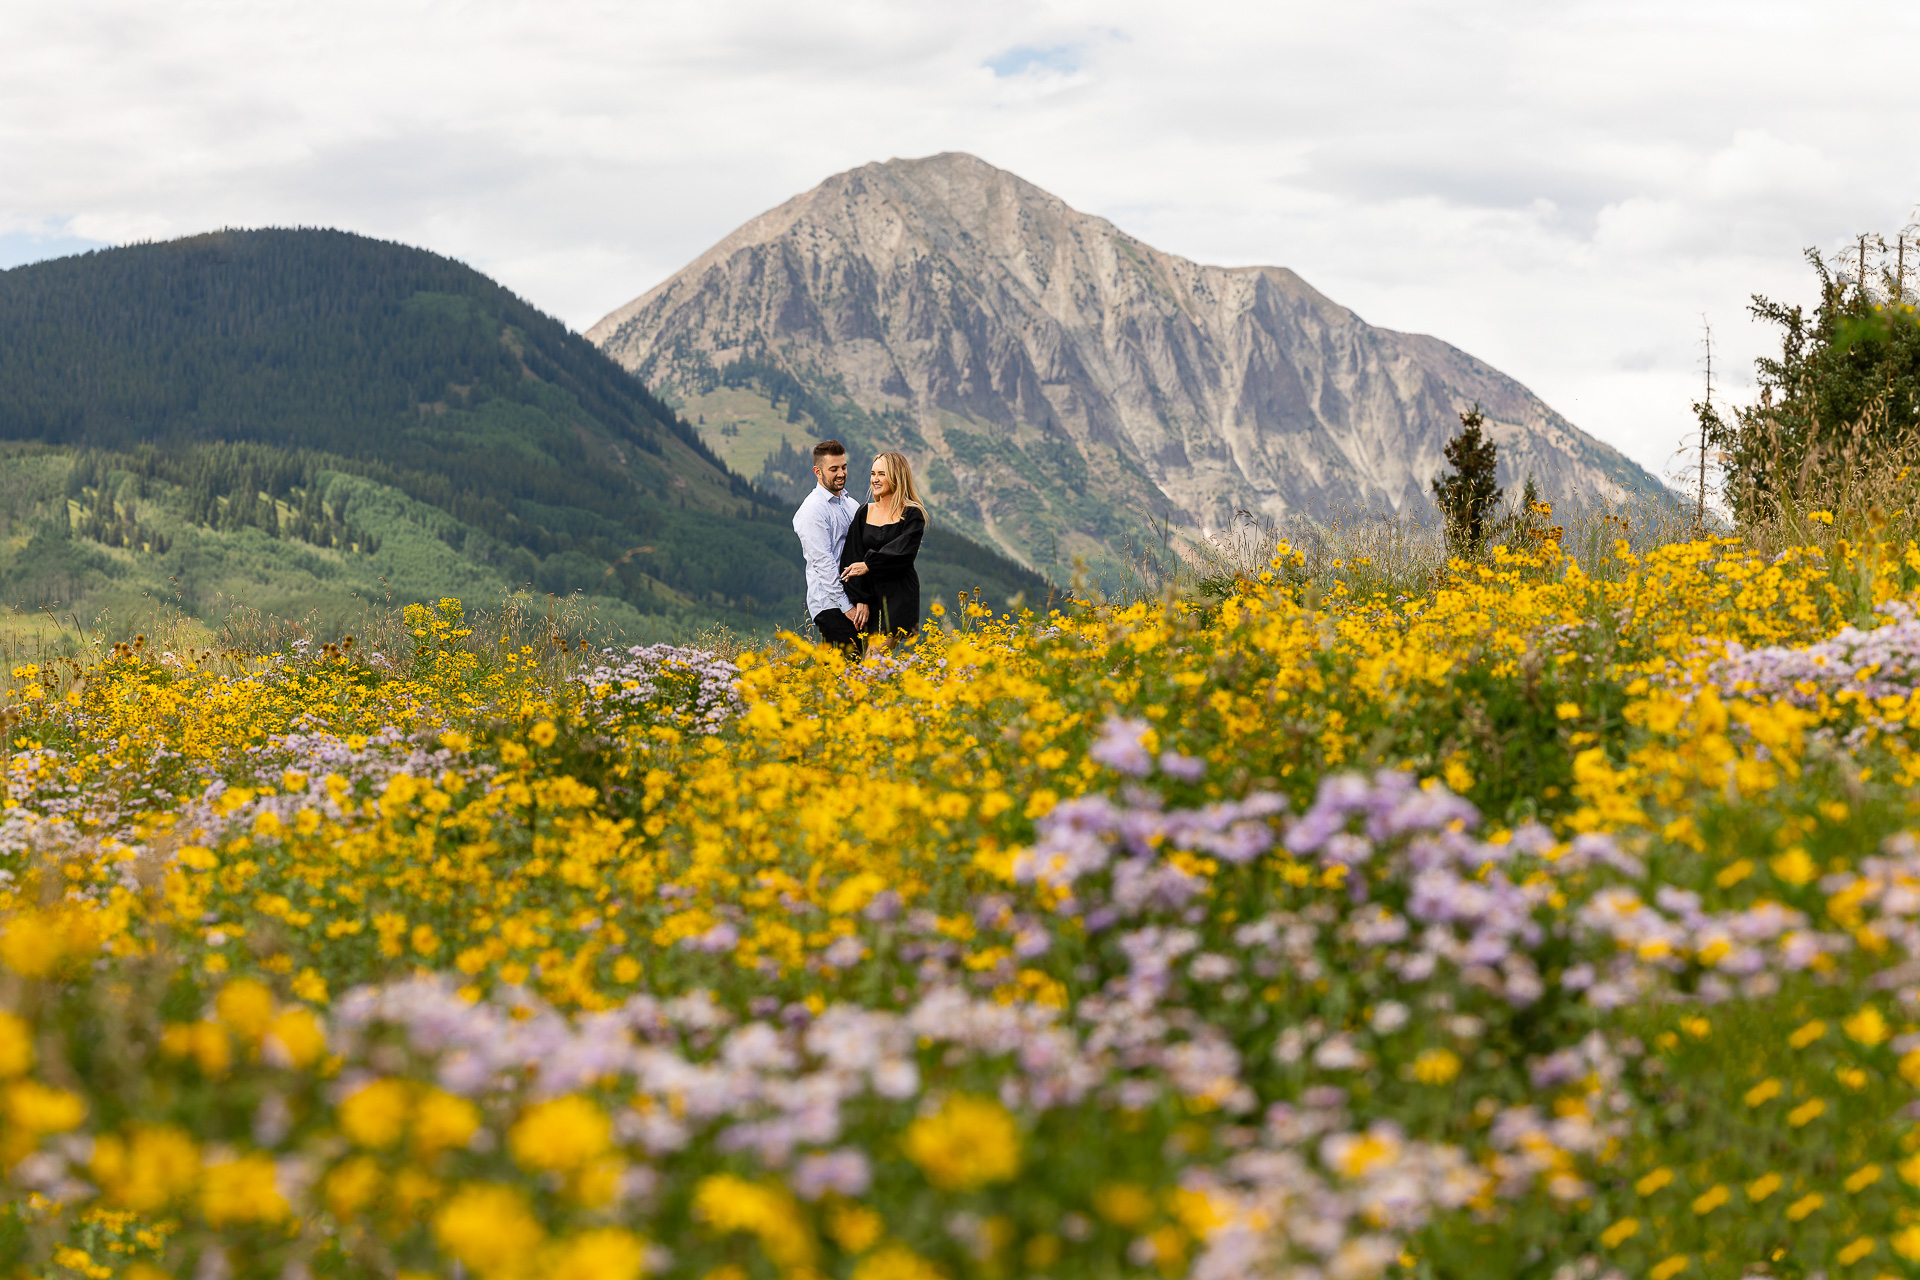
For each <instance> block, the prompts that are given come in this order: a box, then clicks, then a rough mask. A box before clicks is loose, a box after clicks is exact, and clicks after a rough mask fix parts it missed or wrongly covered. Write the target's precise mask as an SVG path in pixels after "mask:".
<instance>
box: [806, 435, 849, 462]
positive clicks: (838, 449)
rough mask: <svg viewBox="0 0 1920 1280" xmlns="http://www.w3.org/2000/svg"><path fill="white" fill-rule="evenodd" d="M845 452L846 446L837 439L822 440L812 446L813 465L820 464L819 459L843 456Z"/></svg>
mask: <svg viewBox="0 0 1920 1280" xmlns="http://www.w3.org/2000/svg"><path fill="white" fill-rule="evenodd" d="M846 452H847V446H845V445H843V444H841V443H840V442H839V441H838V440H822V441H821V442H820V443H819V444H817V445H815V446H813V465H814V466H816V467H817V466H819V465H820V459H822V458H833V457H839V456H843V455H844V454H845V453H846Z"/></svg>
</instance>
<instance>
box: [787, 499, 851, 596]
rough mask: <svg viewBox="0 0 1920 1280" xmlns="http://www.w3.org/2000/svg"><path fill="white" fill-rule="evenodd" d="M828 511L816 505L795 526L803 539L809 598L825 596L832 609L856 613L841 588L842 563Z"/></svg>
mask: <svg viewBox="0 0 1920 1280" xmlns="http://www.w3.org/2000/svg"><path fill="white" fill-rule="evenodd" d="M830 519H831V518H830V517H829V516H828V514H827V512H826V509H825V508H824V507H821V506H818V505H816V506H815V507H814V508H813V509H812V510H810V511H804V512H802V513H801V514H800V517H799V518H798V519H797V520H795V521H794V522H793V531H794V532H795V533H797V534H799V535H800V554H801V555H802V556H804V557H805V558H806V562H807V594H808V595H809V596H811V595H814V594H815V593H816V592H818V593H819V594H822V595H824V596H825V597H826V598H827V600H828V601H829V602H830V603H831V605H832V607H833V608H835V609H838V610H840V611H841V612H842V613H846V612H850V611H851V610H852V609H853V602H852V601H850V600H848V599H847V593H846V591H845V590H844V589H843V588H842V587H841V586H840V562H839V559H838V557H836V556H835V555H834V554H833V526H832V524H831V522H830Z"/></svg>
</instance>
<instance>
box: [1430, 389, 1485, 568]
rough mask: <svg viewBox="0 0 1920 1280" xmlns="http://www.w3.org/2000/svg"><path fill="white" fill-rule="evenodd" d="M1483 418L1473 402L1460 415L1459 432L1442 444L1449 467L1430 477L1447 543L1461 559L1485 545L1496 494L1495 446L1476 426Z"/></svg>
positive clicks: (1482, 422)
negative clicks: (1445, 524) (1445, 527)
mask: <svg viewBox="0 0 1920 1280" xmlns="http://www.w3.org/2000/svg"><path fill="white" fill-rule="evenodd" d="M1485 422H1486V417H1485V415H1483V414H1482V413H1481V412H1480V406H1479V404H1477V403H1476V404H1475V405H1474V406H1473V408H1471V409H1469V410H1468V411H1467V412H1465V413H1463V414H1461V415H1460V427H1461V431H1460V434H1459V435H1457V436H1455V437H1454V438H1453V439H1451V440H1449V441H1448V442H1447V447H1446V457H1447V463H1448V465H1449V466H1451V467H1452V468H1453V471H1452V472H1451V473H1450V474H1448V475H1443V476H1436V477H1435V478H1434V481H1433V496H1434V498H1435V500H1436V501H1437V502H1438V503H1439V506H1440V511H1441V514H1442V515H1444V516H1445V517H1446V521H1447V545H1448V547H1449V548H1450V549H1451V550H1452V552H1453V554H1454V555H1456V556H1459V557H1461V558H1462V559H1472V558H1474V557H1476V556H1478V555H1479V554H1480V548H1481V547H1483V546H1485V545H1486V540H1487V528H1488V523H1489V521H1490V520H1491V518H1492V515H1493V507H1494V503H1496V502H1498V501H1499V498H1500V487H1499V485H1497V484H1495V483H1494V478H1493V473H1494V463H1495V455H1496V453H1497V450H1496V449H1495V447H1494V443H1493V441H1492V440H1490V439H1488V438H1487V437H1486V435H1485V434H1484V433H1483V432H1482V431H1481V429H1480V428H1481V427H1482V426H1483V425H1484V424H1485Z"/></svg>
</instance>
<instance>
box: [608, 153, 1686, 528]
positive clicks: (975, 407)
mask: <svg viewBox="0 0 1920 1280" xmlns="http://www.w3.org/2000/svg"><path fill="white" fill-rule="evenodd" d="M586 336H587V337H588V338H589V340H591V341H594V342H595V343H596V344H598V345H599V346H600V347H601V348H602V349H603V350H605V351H607V353H608V354H609V355H611V356H613V357H614V359H616V360H617V361H618V362H619V363H621V364H622V365H623V366H624V367H626V368H628V369H630V370H632V371H633V372H635V373H636V374H637V375H639V376H640V377H641V378H642V379H643V380H644V381H646V382H647V383H648V385H649V386H650V387H653V388H654V389H656V390H658V391H660V392H662V393H663V394H666V395H669V396H674V397H679V398H680V399H681V401H682V403H683V404H685V405H687V407H688V408H690V409H692V410H693V411H694V412H695V414H696V416H697V415H698V414H699V413H700V412H701V411H702V405H703V403H704V401H703V400H702V398H703V397H706V396H710V395H711V394H712V393H713V390H714V388H715V387H717V386H718V385H720V383H721V382H722V381H723V380H724V379H723V376H722V371H723V369H724V368H725V367H727V366H728V365H729V364H730V363H731V362H733V361H738V360H741V359H745V358H751V359H754V360H757V361H759V362H761V363H763V364H773V365H777V366H779V367H780V368H782V369H784V370H786V371H787V372H789V373H791V374H792V375H793V376H794V377H795V378H797V379H799V380H800V381H801V382H803V383H805V384H806V385H807V386H808V387H809V388H810V389H811V390H812V391H813V392H814V393H815V394H816V395H817V396H819V395H825V396H826V398H828V399H832V398H834V397H833V394H832V392H831V390H830V389H831V388H835V387H837V388H838V389H839V393H840V394H839V398H840V399H841V400H843V401H844V402H845V403H847V404H848V405H851V406H855V407H858V408H859V409H861V410H862V411H864V412H865V413H867V414H868V415H893V418H892V419H891V424H890V425H889V426H888V427H886V428H885V430H884V431H883V433H882V434H888V435H890V436H891V437H892V438H891V439H889V440H887V441H885V443H888V444H894V445H898V446H900V447H904V448H907V449H908V451H909V452H910V453H911V452H916V451H917V452H918V453H919V454H920V455H921V461H922V463H923V470H924V471H925V472H926V473H927V475H928V478H929V482H930V485H929V487H930V489H931V490H932V493H933V495H934V496H935V497H936V498H937V499H939V501H940V504H941V506H942V507H943V508H944V509H946V510H947V511H949V512H950V513H951V514H953V515H954V516H955V517H956V518H958V519H959V521H960V523H961V524H962V525H963V527H965V528H966V529H967V530H968V531H969V532H973V533H976V534H977V535H979V536H982V537H984V538H986V539H987V540H989V541H991V542H992V543H994V544H995V545H998V546H1000V547H1001V548H1002V549H1003V550H1004V551H1006V552H1008V553H1009V554H1011V555H1015V556H1016V557H1018V558H1020V559H1023V560H1025V561H1026V562H1028V563H1039V562H1043V561H1044V560H1045V559H1046V558H1047V557H1046V556H1045V555H1043V554H1041V553H1042V549H1043V548H1044V547H1046V546H1047V545H1048V544H1049V543H1051V544H1053V545H1055V546H1058V545H1060V544H1062V543H1064V544H1065V546H1066V547H1067V549H1069V550H1093V549H1098V548H1106V549H1111V548H1112V547H1113V546H1114V545H1116V543H1118V542H1119V541H1120V540H1121V539H1123V538H1124V537H1125V536H1126V535H1127V534H1128V533H1129V532H1130V531H1131V530H1132V529H1133V528H1134V527H1135V525H1136V524H1144V522H1145V520H1146V518H1148V517H1150V516H1152V517H1171V518H1173V519H1174V520H1175V521H1176V523H1179V524H1182V525H1185V526H1186V527H1187V528H1189V529H1190V530H1192V531H1196V532H1201V533H1204V532H1207V531H1210V530H1212V529H1217V528H1219V527H1222V526H1224V525H1225V524H1226V523H1228V522H1229V521H1230V520H1231V518H1232V514H1233V512H1234V511H1236V510H1241V509H1246V510H1253V511H1258V512H1261V513H1263V514H1266V515H1271V516H1282V517H1284V516H1290V515H1300V514H1329V513H1331V512H1332V511H1334V510H1338V509H1347V510H1358V509H1364V508H1368V507H1377V506H1382V505H1384V506H1386V507H1389V508H1391V509H1394V510H1409V509H1425V505H1426V504H1427V502H1428V498H1427V482H1428V481H1429V480H1430V479H1431V478H1432V476H1433V475H1434V474H1437V473H1438V471H1439V470H1440V469H1441V467H1442V465H1443V461H1442V458H1441V448H1442V446H1443V445H1444V444H1445V442H1446V440H1447V439H1448V438H1449V437H1450V435H1451V434H1452V433H1453V432H1454V431H1455V430H1457V427H1458V417H1457V415H1458V413H1459V412H1460V411H1462V410H1464V409H1466V408H1467V407H1469V406H1470V405H1471V404H1473V403H1474V402H1475V401H1478V402H1479V403H1481V405H1482V408H1483V410H1484V411H1485V412H1486V413H1487V415H1488V417H1489V419H1490V420H1491V421H1490V430H1491V431H1492V434H1493V436H1494V438H1495V440H1496V441H1497V442H1498V443H1499V444H1500V445H1501V448H1502V454H1503V459H1502V460H1503V468H1502V477H1501V478H1502V480H1503V481H1504V482H1506V483H1514V482H1517V481H1518V480H1519V479H1521V478H1522V477H1523V476H1524V475H1526V474H1529V473H1531V474H1533V475H1535V476H1536V478H1537V479H1539V480H1540V481H1541V483H1542V485H1543V488H1544V489H1545V490H1546V492H1547V493H1548V495H1549V496H1552V497H1560V498H1564V497H1566V496H1570V495H1571V494H1572V493H1573V492H1575V491H1585V492H1588V493H1594V492H1598V491H1604V490H1609V489H1613V490H1624V491H1633V490H1638V491H1642V492H1649V493H1652V492H1658V491H1659V489H1660V486H1659V484H1658V482H1657V481H1656V480H1654V479H1653V477H1651V476H1649V475H1647V474H1646V473H1645V472H1644V471H1642V470H1641V469H1640V468H1638V467H1637V466H1635V465H1634V464H1633V463H1631V462H1630V461H1628V460H1627V459H1626V458H1624V457H1622V456H1621V455H1620V454H1618V453H1617V452H1616V451H1614V450H1612V449H1610V448H1608V447H1607V446H1606V445H1604V444H1602V443H1601V442H1599V441H1598V440H1595V439H1594V438H1593V437H1591V436H1588V435H1586V434H1585V433H1584V432H1581V431H1579V430H1578V429H1577V428H1576V427H1574V426H1573V425H1572V424H1571V423H1569V422H1568V421H1567V420H1566V419H1565V418H1564V417H1562V416H1561V415H1559V414H1558V413H1556V412H1555V411H1553V410H1552V409H1551V408H1550V407H1548V406H1546V405H1545V404H1544V403H1543V402H1541V401H1540V400H1539V399H1538V397H1535V396H1533V395H1532V393H1531V392H1529V391H1527V389H1526V388H1525V387H1524V386H1522V385H1521V384H1519V383H1518V382H1516V381H1514V380H1513V379H1511V378H1509V377H1507V376H1506V375H1505V374H1502V373H1500V372H1499V371H1498V370H1495V369H1493V368H1492V367H1491V366H1488V365H1486V364H1485V363H1484V362H1482V361H1479V360H1477V359H1475V358H1474V357H1472V356H1470V355H1468V354H1467V353H1465V352H1463V351H1460V350H1459V349H1458V348H1455V347H1452V346H1451V345H1449V344H1447V343H1445V342H1443V341H1441V340H1440V339H1437V338H1432V337H1429V336H1426V335H1414V334H1401V333H1398V332H1396V331H1393V330H1388V329H1381V328H1376V327H1374V326H1371V325H1368V324H1366V322H1365V321H1364V320H1362V319H1361V318H1360V317H1359V316H1358V315H1357V314H1355V313H1354V312H1353V311H1351V310H1350V309H1349V308H1346V307H1344V306H1341V305H1340V304H1338V303H1336V302H1334V301H1333V300H1332V299H1330V298H1328V297H1327V296H1326V295H1324V294H1322V293H1320V292H1319V291H1318V290H1316V289H1314V288H1313V287H1312V286H1311V285H1310V284H1308V283H1307V282H1306V281H1305V280H1304V279H1303V278H1302V277H1301V276H1300V275H1299V274H1298V273H1297V272H1294V271H1292V270H1291V269H1289V268H1285V267H1273V266H1252V267H1233V268H1228V267H1213V266H1205V265H1202V264H1199V263H1195V262H1191V261H1188V260H1187V259H1183V258H1179V257H1176V256H1175V255H1172V254H1167V253H1164V252H1162V251H1160V250H1157V249H1154V248H1153V247H1152V246H1150V245H1147V244H1146V243H1145V242H1143V241H1141V240H1139V239H1137V238H1136V237H1133V236H1131V235H1129V234H1127V233H1126V232H1124V231H1122V230H1120V229H1119V228H1118V227H1116V226H1114V224H1112V223H1110V222H1108V221H1107V220H1105V219H1102V218H1098V217H1096V216H1094V215H1090V214H1084V213H1081V212H1079V211H1077V210H1074V209H1072V208H1071V207H1070V206H1068V205H1067V204H1066V202H1065V201H1063V200H1061V199H1060V198H1059V197H1057V196H1053V195H1052V194H1051V193H1048V192H1046V191H1044V190H1043V189H1041V188H1039V187H1037V186H1035V185H1034V184H1032V183H1030V182H1027V181H1026V180H1025V179H1022V178H1020V177H1018V176H1017V175H1015V174H1011V173H1008V172H1006V171H1003V170H999V169H996V168H994V167H993V166H991V165H989V164H987V163H986V162H984V161H982V160H979V159H978V158H977V157H973V156H970V155H967V154H965V153H960V152H947V153H942V154H941V155H938V156H933V157H927V158H924V159H918V160H890V161H885V162H877V163H874V164H869V165H864V166H861V167H859V168H856V169H852V170H848V171H846V172H844V173H841V174H836V175H834V176H832V177H830V178H828V179H827V180H825V181H824V182H822V183H821V184H819V185H818V186H816V187H814V188H813V189H811V190H809V191H806V192H803V193H801V194H799V195H797V196H795V197H793V198H792V199H790V200H787V201H785V202H783V203H782V204H780V205H779V206H777V207H775V208H773V209H771V210H768V211H767V212H765V213H763V214H760V215H758V216H757V217H755V218H753V219H750V220H748V221H747V222H746V223H744V224H742V225H741V226H740V227H738V228H736V229H735V230H734V231H733V232H731V233H729V234H728V235H727V236H726V237H724V238H723V239H722V240H721V241H719V242H718V243H717V244H715V245H714V246H713V247H712V248H710V249H708V250H707V251H706V252H704V253H702V254H701V255H699V256H698V257H696V258H695V259H694V260H693V261H692V262H691V263H689V264H688V266H687V267H685V268H683V269H682V270H680V271H678V272H676V273H675V274H674V275H673V276H671V277H669V278H668V279H666V280H664V281H662V282H660V283H659V284H657V285H655V286H654V287H653V288H651V289H649V290H647V291H646V292H644V293H643V294H641V295H640V296H638V297H636V298H635V299H634V300H633V301H631V302H629V303H627V304H626V305H624V306H622V307H620V308H617V309H615V310H614V311H613V312H611V313H609V314H608V315H607V316H606V317H605V318H603V319H602V320H601V321H599V322H598V323H596V324H595V325H593V326H592V327H590V328H589V329H588V330H587V331H586ZM789 420H791V410H789ZM742 425H745V424H744V423H743V424H742ZM708 438H709V440H710V441H711V439H712V436H711V435H709V437H708ZM863 443H865V442H863ZM873 443H875V444H876V445H877V444H879V443H881V442H879V441H875V442H873Z"/></svg>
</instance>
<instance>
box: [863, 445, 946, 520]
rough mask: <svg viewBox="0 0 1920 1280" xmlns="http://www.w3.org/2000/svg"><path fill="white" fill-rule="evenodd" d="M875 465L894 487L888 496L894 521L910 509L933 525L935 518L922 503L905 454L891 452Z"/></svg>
mask: <svg viewBox="0 0 1920 1280" xmlns="http://www.w3.org/2000/svg"><path fill="white" fill-rule="evenodd" d="M873 462H874V465H875V466H877V467H879V468H880V469H881V470H882V471H884V472H886V473H887V480H888V482H889V483H890V484H891V485H892V486H893V488H892V492H890V493H888V495H887V505H888V507H889V508H890V509H891V510H892V513H893V517H894V519H896V520H897V519H899V518H900V517H901V516H903V515H905V514H906V511H907V508H908V507H913V508H915V509H916V510H918V511H919V512H920V517H921V519H923V520H925V521H927V523H929V524H931V523H933V517H932V516H929V515H928V514H927V508H926V504H925V503H923V502H921V501H920V488H919V486H918V485H916V484H914V482H913V465H912V464H911V463H909V462H908V461H907V455H906V454H904V453H895V452H892V451H889V452H887V453H883V454H881V455H880V456H879V457H877V458H875V459H874V460H873Z"/></svg>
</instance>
